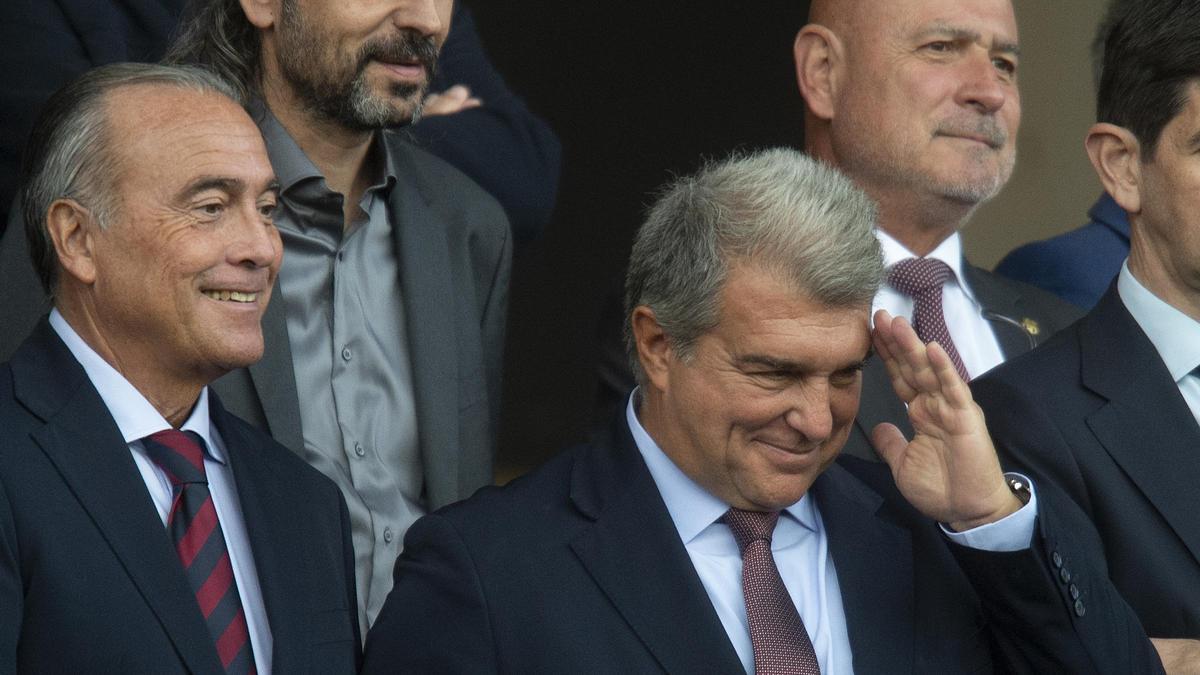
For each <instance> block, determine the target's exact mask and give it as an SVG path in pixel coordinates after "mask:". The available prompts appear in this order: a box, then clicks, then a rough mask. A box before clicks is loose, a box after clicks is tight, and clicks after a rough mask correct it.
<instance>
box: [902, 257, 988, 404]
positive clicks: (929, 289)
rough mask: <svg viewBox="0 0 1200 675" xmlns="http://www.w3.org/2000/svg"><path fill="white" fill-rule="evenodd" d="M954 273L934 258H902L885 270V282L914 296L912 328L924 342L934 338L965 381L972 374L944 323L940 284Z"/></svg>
mask: <svg viewBox="0 0 1200 675" xmlns="http://www.w3.org/2000/svg"><path fill="white" fill-rule="evenodd" d="M953 277H954V270H951V269H950V266H949V265H947V264H946V263H944V262H942V261H941V260H938V259H937V258H905V259H904V260H901V261H900V262H898V263H896V264H895V265H892V268H891V269H890V270H888V284H890V285H891V286H892V288H895V289H896V290H898V291H900V292H901V293H903V294H905V295H907V296H909V297H910V298H912V299H913V321H912V325H913V330H915V331H916V332H917V337H919V338H921V340H922V341H924V342H925V343H926V344H929V343H930V342H936V343H938V344H939V345H941V346H942V349H945V350H946V353H947V354H948V355H949V356H950V361H951V362H953V363H954V369H955V370H957V371H958V375H959V377H961V378H962V379H963V381H964V382H970V381H971V376H970V375H968V374H967V368H966V366H964V365H963V361H962V357H961V356H959V355H958V348H957V347H955V346H954V340H951V339H950V329H949V328H947V327H946V315H945V314H944V313H943V312H942V286H943V285H944V284H945V283H946V282H947V281H949V280H950V279H952V278H953Z"/></svg>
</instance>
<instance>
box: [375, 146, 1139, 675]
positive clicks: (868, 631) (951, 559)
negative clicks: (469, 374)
mask: <svg viewBox="0 0 1200 675" xmlns="http://www.w3.org/2000/svg"><path fill="white" fill-rule="evenodd" d="M873 219H874V209H873V206H872V204H871V203H870V201H869V200H868V199H867V198H866V197H865V195H863V194H862V193H861V192H860V191H859V190H857V189H856V188H855V187H854V186H853V185H852V184H851V183H850V182H849V181H848V180H846V179H845V178H844V177H842V176H840V175H839V174H837V173H836V172H835V171H834V170H832V169H830V168H828V167H825V166H823V165H821V164H819V163H817V162H815V161H813V160H812V159H810V158H807V157H805V156H804V155H802V154H800V153H798V152H796V151H793V150H774V151H767V152H763V153H759V154H755V155H751V156H747V157H742V158H735V159H732V160H729V161H726V162H722V163H719V164H715V165H712V166H710V167H708V168H706V169H704V170H702V171H701V172H700V173H699V174H697V175H696V176H694V177H687V178H682V179H680V180H679V181H677V182H676V183H675V184H674V185H673V186H671V187H670V188H669V189H668V190H667V191H666V192H664V193H663V196H662V197H661V198H660V200H659V201H658V203H657V204H656V205H655V206H654V207H652V209H651V211H650V213H649V215H648V217H647V221H646V223H645V224H644V225H643V227H642V229H641V231H640V232H639V233H638V236H637V238H636V240H635V242H634V247H633V253H632V257H631V261H630V267H629V275H628V277H627V284H626V289H627V305H628V306H629V310H630V311H629V323H628V325H627V329H628V348H629V350H630V355H631V360H632V363H633V365H634V369H635V372H637V374H638V375H637V376H638V381H639V383H640V387H639V389H638V390H636V392H635V394H634V396H633V398H632V399H631V400H630V402H629V405H628V407H627V409H626V410H625V411H624V414H623V415H621V416H620V418H619V419H617V420H614V422H615V423H614V424H613V426H612V427H611V429H610V430H609V431H608V432H607V434H606V435H604V436H603V437H601V438H598V439H597V440H596V441H594V442H593V443H591V444H589V445H586V446H583V447H580V448H576V449H574V450H570V451H568V452H566V453H564V454H563V455H561V456H559V457H557V458H555V459H554V460H552V461H551V462H550V463H548V464H547V465H546V466H544V467H542V468H541V469H539V470H538V471H536V472H534V473H533V474H531V475H529V476H527V477H524V478H521V479H518V480H516V481H514V482H513V483H511V484H510V485H508V486H506V487H504V488H490V489H485V490H483V491H481V492H479V493H477V494H476V495H475V496H474V497H472V498H471V499H468V500H467V501H465V502H463V503H461V504H458V505H454V506H451V507H448V508H446V509H444V510H442V511H439V512H438V513H436V514H432V515H429V516H427V517H425V518H423V519H421V520H420V521H418V522H417V524H415V525H414V526H413V527H412V529H411V530H410V531H409V534H408V536H407V540H406V542H405V550H404V552H403V553H402V554H401V557H400V559H399V560H398V561H397V565H396V573H395V575H396V578H395V586H394V588H393V590H392V593H391V595H390V596H389V598H388V601H387V603H386V605H385V606H384V609H383V611H382V612H381V614H380V616H379V620H378V622H377V623H376V624H375V626H374V628H373V629H372V630H371V632H370V634H369V637H368V641H367V650H366V663H365V665H364V672H367V673H386V672H454V673H459V672H461V673H482V672H513V673H543V672H573V673H592V672H595V673H611V672H635V673H644V672H671V673H700V672H705V673H708V672H716V673H734V672H746V671H756V672H758V673H761V674H763V675H766V674H767V673H780V672H787V673H817V672H818V669H819V672H822V673H827V674H831V673H848V672H851V671H852V670H853V671H854V672H866V673H892V672H899V673H917V672H938V673H941V672H947V673H959V672H988V671H990V670H991V669H992V667H993V666H995V667H998V668H1005V669H1011V670H1016V671H1023V672H1039V673H1042V672H1113V673H1135V672H1157V671H1158V668H1159V666H1158V661H1157V658H1156V656H1155V655H1154V654H1153V651H1152V649H1151V647H1150V643H1149V641H1148V640H1147V639H1146V638H1145V636H1144V635H1143V634H1142V632H1141V629H1140V627H1139V626H1138V624H1137V621H1136V619H1134V618H1133V616H1132V613H1131V612H1130V611H1129V609H1128V607H1127V606H1125V605H1124V603H1123V602H1122V601H1121V600H1120V599H1119V597H1118V596H1117V595H1116V593H1115V591H1114V590H1113V589H1112V588H1111V586H1110V585H1109V584H1108V582H1107V580H1106V579H1105V578H1104V570H1103V564H1102V559H1100V558H1098V556H1097V549H1098V543H1097V542H1096V541H1095V540H1094V537H1089V535H1090V534H1094V533H1091V532H1090V531H1089V530H1088V529H1087V528H1086V527H1085V528H1077V527H1074V526H1073V525H1074V522H1075V521H1076V520H1077V519H1079V518H1080V516H1079V514H1078V512H1077V511H1076V510H1073V509H1074V507H1073V506H1072V505H1071V504H1070V502H1069V501H1066V500H1063V499H1061V498H1059V497H1058V496H1057V495H1055V494H1054V493H1053V491H1049V490H1042V489H1041V488H1040V487H1037V488H1036V494H1034V493H1033V492H1031V491H1030V490H1029V489H1028V486H1027V485H1025V484H1024V483H1023V482H1021V481H1020V480H1019V479H1018V478H1016V477H1006V476H1005V475H1004V474H1002V473H1001V471H1000V467H999V463H998V462H997V460H996V455H995V451H994V450H993V449H992V446H991V443H990V441H989V440H988V437H987V433H986V432H987V430H986V428H985V427H984V426H983V418H982V416H981V415H980V414H979V411H978V408H976V407H975V406H974V404H973V402H972V401H971V398H970V395H969V391H968V389H967V387H966V385H965V384H964V383H963V382H962V380H961V379H959V378H958V377H957V375H956V374H955V372H954V367H953V365H952V363H951V361H950V359H949V358H948V357H947V355H946V353H945V352H944V351H943V350H941V349H940V347H938V346H936V345H933V346H930V347H926V346H925V345H923V344H921V342H920V341H919V340H918V338H917V337H916V335H915V333H913V332H912V329H911V328H910V327H909V326H908V325H907V324H906V323H905V322H904V320H903V319H896V320H895V321H893V320H892V318H891V317H890V316H889V315H888V314H887V313H886V312H883V311H881V312H879V313H878V315H877V316H876V319H875V321H876V334H875V348H876V349H877V350H879V352H880V356H881V357H882V359H883V361H884V362H885V363H886V364H887V365H888V368H889V369H890V371H891V372H892V373H893V375H894V377H895V380H894V383H895V387H896V389H897V392H898V393H899V395H900V396H901V398H902V399H903V400H904V401H906V402H907V403H908V404H909V407H910V410H911V411H912V416H913V419H914V421H915V422H916V426H917V428H918V433H917V435H916V437H915V438H914V439H913V440H912V442H911V443H909V442H907V441H906V440H905V438H904V437H903V435H902V434H901V433H900V432H899V430H897V429H896V428H895V427H894V426H889V425H882V426H881V427H880V428H879V429H877V430H876V431H875V440H876V441H877V442H878V445H879V447H880V449H881V451H882V453H883V455H884V457H885V458H886V459H887V461H888V463H889V465H890V466H891V469H892V473H893V474H894V475H895V483H894V484H893V482H892V479H891V477H890V476H889V475H888V472H887V469H886V468H885V467H884V466H882V465H880V464H878V463H873V462H866V461H863V460H860V459H857V458H846V459H844V460H841V461H837V462H835V459H836V457H837V455H838V452H839V451H840V450H841V447H842V445H843V443H844V442H845V440H846V437H847V436H848V434H849V433H850V427H851V425H852V423H853V419H854V414H855V410H856V407H857V402H858V394H859V387H860V384H861V374H860V371H861V368H862V364H863V361H864V360H865V359H866V357H867V354H868V352H869V351H870V348H871V334H870V330H869V326H868V314H869V311H870V304H871V299H872V297H873V296H874V294H875V290H876V288H877V287H878V284H879V280H880V276H881V274H882V269H883V267H882V261H881V256H880V250H879V244H878V242H877V240H876V238H875V235H874V233H873V229H872V225H873ZM897 488H898V489H897ZM1060 505H1063V506H1065V507H1066V508H1062V509H1060V508H1059V507H1060ZM931 519H932V520H937V521H941V522H942V523H945V525H942V526H939V525H937V524H935V523H934V522H932V520H931ZM947 539H950V540H951V541H950V542H947ZM956 560H957V562H956ZM960 566H961V567H960Z"/></svg>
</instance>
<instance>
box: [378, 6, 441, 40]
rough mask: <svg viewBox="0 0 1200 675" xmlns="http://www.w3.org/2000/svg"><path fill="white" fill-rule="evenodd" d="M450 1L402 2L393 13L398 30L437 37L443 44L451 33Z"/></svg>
mask: <svg viewBox="0 0 1200 675" xmlns="http://www.w3.org/2000/svg"><path fill="white" fill-rule="evenodd" d="M450 6H451V2H450V0H401V1H400V2H398V3H397V5H396V9H395V10H394V11H393V12H392V23H393V24H394V25H395V26H396V28H402V29H403V28H407V29H410V30H414V31H416V32H418V33H420V34H421V35H433V36H437V38H438V44H441V41H442V39H444V38H445V36H446V33H447V32H448V31H449V22H450Z"/></svg>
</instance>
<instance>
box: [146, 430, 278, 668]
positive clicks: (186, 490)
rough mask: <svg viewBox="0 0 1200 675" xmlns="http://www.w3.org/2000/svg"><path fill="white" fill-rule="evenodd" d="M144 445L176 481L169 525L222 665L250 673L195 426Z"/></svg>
mask: <svg viewBox="0 0 1200 675" xmlns="http://www.w3.org/2000/svg"><path fill="white" fill-rule="evenodd" d="M142 445H143V446H144V447H145V449H146V454H147V455H149V456H150V459H151V460H153V461H154V463H155V464H157V465H158V466H159V467H160V468H161V469H162V470H163V471H165V472H166V474H167V478H169V479H170V481H171V485H172V486H173V487H174V492H175V497H174V499H173V501H172V502H171V513H170V515H169V516H168V517H167V529H168V530H170V532H171V538H172V539H173V540H174V541H175V551H176V552H177V553H178V554H179V560H180V562H182V563H183V569H184V572H186V573H187V578H188V581H189V582H190V583H191V585H192V591H193V592H194V593H195V594H196V601H197V602H198V603H199V604H200V612H201V613H202V614H203V615H204V620H205V622H206V623H207V624H208V632H209V633H210V634H211V635H212V638H213V641H214V642H215V643H216V646H217V654H218V655H219V656H220V657H221V665H223V666H225V672H227V673H254V672H255V669H254V654H253V652H252V651H251V647H250V632H249V630H248V629H247V627H246V613H245V611H244V610H243V609H242V600H241V598H240V597H239V596H238V590H237V583H236V582H235V581H234V578H233V565H232V564H230V562H229V551H228V550H227V549H226V548H225V535H224V533H223V532H222V531H221V523H220V522H219V521H218V520H217V510H216V507H214V506H213V500H212V495H211V494H209V491H208V477H207V476H206V475H205V473H204V441H203V439H201V438H200V436H199V435H197V434H196V433H194V432H191V431H187V432H183V431H176V430H174V429H169V430H167V431H160V432H158V433H155V434H151V435H149V436H147V437H146V438H143V439H142Z"/></svg>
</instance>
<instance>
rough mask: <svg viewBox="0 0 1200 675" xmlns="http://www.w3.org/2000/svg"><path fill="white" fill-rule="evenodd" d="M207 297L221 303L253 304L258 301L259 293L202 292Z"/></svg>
mask: <svg viewBox="0 0 1200 675" xmlns="http://www.w3.org/2000/svg"><path fill="white" fill-rule="evenodd" d="M201 293H203V294H204V295H205V296H207V297H209V298H212V299H213V300H219V301H221V302H240V303H251V302H257V301H258V293H244V292H242V291H201Z"/></svg>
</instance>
